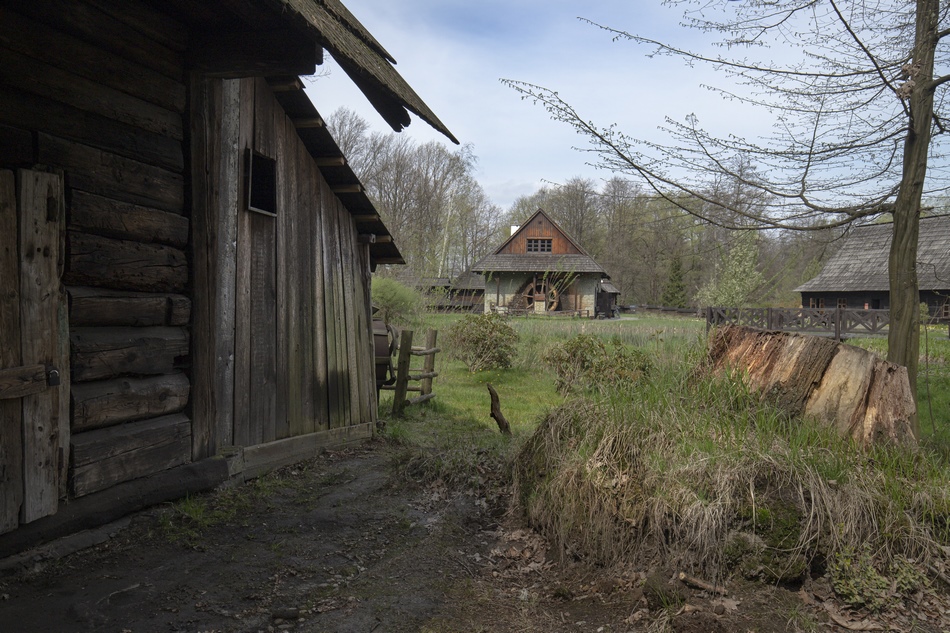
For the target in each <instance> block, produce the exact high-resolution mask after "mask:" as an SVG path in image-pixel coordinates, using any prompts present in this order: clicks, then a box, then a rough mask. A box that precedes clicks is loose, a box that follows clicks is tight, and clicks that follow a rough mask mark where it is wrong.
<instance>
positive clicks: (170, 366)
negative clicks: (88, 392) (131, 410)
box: [69, 327, 190, 383]
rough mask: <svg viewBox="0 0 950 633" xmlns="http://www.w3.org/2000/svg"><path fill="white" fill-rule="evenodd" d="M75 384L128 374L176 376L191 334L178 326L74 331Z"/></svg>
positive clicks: (71, 339) (80, 329)
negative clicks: (174, 373) (171, 374)
mask: <svg viewBox="0 0 950 633" xmlns="http://www.w3.org/2000/svg"><path fill="white" fill-rule="evenodd" d="M69 339H70V342H71V343H72V348H71V349H72V354H71V358H72V363H71V364H72V379H73V382H77V383H78V382H86V381H90V380H102V379H106V378H114V377H117V376H122V375H124V374H133V375H146V376H147V375H157V374H170V373H172V372H173V371H174V370H175V368H176V367H177V365H178V363H179V359H181V358H182V357H185V356H187V355H188V351H189V342H190V337H189V335H188V331H187V330H185V329H184V328H178V327H114V328H90V327H83V328H74V329H73V330H72V331H71V332H70V333H69Z"/></svg>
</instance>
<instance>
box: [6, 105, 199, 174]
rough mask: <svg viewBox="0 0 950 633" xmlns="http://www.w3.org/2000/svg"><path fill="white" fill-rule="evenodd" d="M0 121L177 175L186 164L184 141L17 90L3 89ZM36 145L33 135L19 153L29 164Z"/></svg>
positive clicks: (32, 160)
mask: <svg viewBox="0 0 950 633" xmlns="http://www.w3.org/2000/svg"><path fill="white" fill-rule="evenodd" d="M0 122H2V123H6V124H9V125H12V126H16V127H20V128H26V129H34V130H42V131H43V132H45V133H47V134H50V135H52V136H57V137H60V138H64V139H69V140H73V141H78V142H80V143H84V144H86V145H90V146H92V147H95V148H98V149H101V150H105V151H108V152H113V153H115V154H118V155H120V156H124V157H125V158H131V159H134V160H137V161H140V162H143V163H146V164H149V165H155V166H157V167H163V168H165V169H169V170H171V171H172V172H175V173H178V172H180V171H181V170H182V167H183V165H184V160H185V159H184V155H183V154H182V148H181V142H180V141H177V140H175V139H173V138H170V137H166V136H161V135H158V134H154V133H152V132H146V131H145V130H141V129H138V128H135V127H132V126H131V125H127V124H125V123H119V122H118V121H113V120H111V119H107V118H105V117H103V116H99V115H95V114H90V113H88V112H83V111H82V110H80V109H78V108H74V107H72V106H69V105H66V104H64V103H60V102H58V101H53V100H50V99H45V98H43V97H39V96H37V95H33V94H30V93H28V92H24V91H22V90H19V89H17V88H16V87H11V86H4V87H3V90H0ZM21 145H22V142H21ZM33 145H34V143H33V139H32V135H31V136H30V139H29V146H28V147H27V146H25V145H22V147H21V149H20V150H19V152H20V153H21V154H22V153H25V151H28V152H29V156H31V157H32V158H30V160H28V161H25V162H28V163H35V162H37V158H36V156H35V155H34V151H33ZM7 151H8V150H7V149H5V150H4V152H7ZM18 162H20V161H18Z"/></svg>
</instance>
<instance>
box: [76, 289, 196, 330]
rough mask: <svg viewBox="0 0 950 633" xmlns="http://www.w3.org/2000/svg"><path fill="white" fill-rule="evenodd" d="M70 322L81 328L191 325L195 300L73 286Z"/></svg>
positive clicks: (165, 295) (148, 293)
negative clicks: (192, 303) (192, 305)
mask: <svg viewBox="0 0 950 633" xmlns="http://www.w3.org/2000/svg"><path fill="white" fill-rule="evenodd" d="M68 291H69V322H70V325H72V326H73V327H81V326H113V325H129V326H138V327H143V326H149V325H188V324H189V322H190V319H191V316H190V315H191V299H189V298H188V297H187V296H185V295H178V294H156V293H150V292H130V291H126V290H112V289H108V288H90V287H84V286H72V287H70V288H69V289H68Z"/></svg>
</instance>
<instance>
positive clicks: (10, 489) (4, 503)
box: [0, 170, 23, 534]
mask: <svg viewBox="0 0 950 633" xmlns="http://www.w3.org/2000/svg"><path fill="white" fill-rule="evenodd" d="M17 235H18V232H17V209H16V178H15V176H14V173H13V172H12V171H9V170H0V323H3V327H0V368H10V367H19V366H20V264H19V251H20V249H19V246H18V244H17ZM22 428H23V404H22V402H20V401H19V400H0V534H2V533H4V532H9V531H11V530H14V529H16V527H17V525H18V524H19V522H20V506H21V504H22V503H23V440H22V439H21V434H22Z"/></svg>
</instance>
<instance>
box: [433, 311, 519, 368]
mask: <svg viewBox="0 0 950 633" xmlns="http://www.w3.org/2000/svg"><path fill="white" fill-rule="evenodd" d="M517 342H518V333H517V332H515V331H514V329H513V328H512V327H511V326H510V325H508V322H507V321H506V320H505V318H504V317H502V316H501V315H499V314H494V313H488V314H469V315H466V316H464V317H462V318H461V319H460V320H459V321H458V322H457V323H455V325H453V326H452V327H451V328H450V329H449V333H448V348H449V354H450V355H451V356H452V357H453V358H457V359H458V360H460V361H462V362H463V363H465V366H466V367H468V369H469V371H472V372H476V371H481V370H483V369H508V368H509V367H511V363H512V359H513V358H514V355H515V344H516V343H517Z"/></svg>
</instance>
